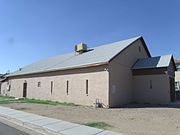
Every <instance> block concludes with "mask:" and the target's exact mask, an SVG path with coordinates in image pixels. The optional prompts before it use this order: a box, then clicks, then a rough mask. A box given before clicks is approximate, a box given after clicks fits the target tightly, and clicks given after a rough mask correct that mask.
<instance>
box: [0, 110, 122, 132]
mask: <svg viewBox="0 0 180 135" xmlns="http://www.w3.org/2000/svg"><path fill="white" fill-rule="evenodd" d="M0 118H3V119H5V120H8V121H10V122H12V123H15V124H18V125H21V126H23V127H26V128H29V129H32V130H35V131H37V132H39V133H43V134H46V135H123V134H121V133H116V132H111V131H108V130H103V129H97V128H93V127H88V126H84V125H80V124H75V123H71V122H67V121H62V120H58V119H53V118H48V117H44V116H39V115H35V114H32V113H27V112H22V111H18V110H14V109H10V108H6V107H0Z"/></svg>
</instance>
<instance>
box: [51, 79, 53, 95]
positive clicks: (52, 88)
mask: <svg viewBox="0 0 180 135" xmlns="http://www.w3.org/2000/svg"><path fill="white" fill-rule="evenodd" d="M52 92H53V81H51V94H52Z"/></svg>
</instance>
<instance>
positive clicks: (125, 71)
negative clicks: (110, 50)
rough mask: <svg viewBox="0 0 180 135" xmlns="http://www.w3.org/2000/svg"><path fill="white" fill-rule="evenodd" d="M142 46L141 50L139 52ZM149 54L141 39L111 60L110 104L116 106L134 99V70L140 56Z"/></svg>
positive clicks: (145, 56)
mask: <svg viewBox="0 0 180 135" xmlns="http://www.w3.org/2000/svg"><path fill="white" fill-rule="evenodd" d="M139 47H141V52H139ZM147 57H148V55H147V53H146V51H145V48H144V47H143V44H142V42H141V40H137V41H136V42H135V43H133V45H131V46H129V47H128V48H127V49H125V50H124V51H123V52H121V53H120V54H119V55H118V56H117V57H116V58H115V59H113V60H112V61H111V62H110V65H109V73H110V84H109V87H110V94H109V95H110V97H109V99H110V106H111V107H116V106H120V105H123V104H127V103H129V102H131V101H132V90H133V88H132V70H131V67H132V66H133V64H134V63H135V62H136V61H137V59H138V58H147Z"/></svg>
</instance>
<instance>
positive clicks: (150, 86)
mask: <svg viewBox="0 0 180 135" xmlns="http://www.w3.org/2000/svg"><path fill="white" fill-rule="evenodd" d="M149 88H150V89H152V80H150V85H149Z"/></svg>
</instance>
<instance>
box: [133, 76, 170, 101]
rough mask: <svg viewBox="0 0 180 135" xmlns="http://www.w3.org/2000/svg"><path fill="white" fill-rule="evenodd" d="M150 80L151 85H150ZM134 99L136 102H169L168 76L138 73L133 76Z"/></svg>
mask: <svg viewBox="0 0 180 135" xmlns="http://www.w3.org/2000/svg"><path fill="white" fill-rule="evenodd" d="M150 81H151V82H152V87H150V85H151V84H150ZM133 91H134V92H133V95H134V101H135V102H138V103H158V104H165V103H169V102H170V85H169V76H168V75H167V74H164V75H162V74H161V75H140V76H134V77H133Z"/></svg>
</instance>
